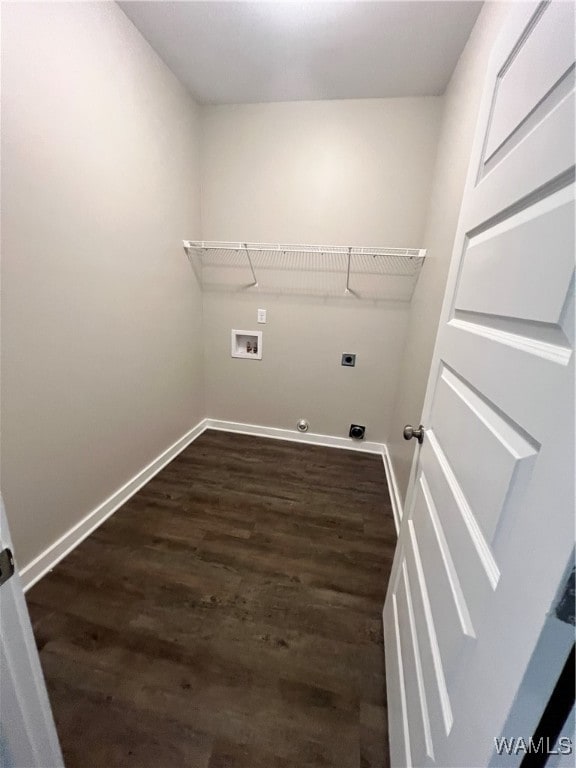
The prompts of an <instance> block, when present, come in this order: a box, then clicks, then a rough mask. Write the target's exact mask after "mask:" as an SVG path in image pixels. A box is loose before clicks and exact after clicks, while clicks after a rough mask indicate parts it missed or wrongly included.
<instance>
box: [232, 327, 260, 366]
mask: <svg viewBox="0 0 576 768" xmlns="http://www.w3.org/2000/svg"><path fill="white" fill-rule="evenodd" d="M231 353H232V357H244V358H246V359H247V360H262V331H240V330H237V329H236V328H233V329H232V352H231Z"/></svg>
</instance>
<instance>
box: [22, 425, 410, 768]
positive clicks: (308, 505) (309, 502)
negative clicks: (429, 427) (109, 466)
mask: <svg viewBox="0 0 576 768" xmlns="http://www.w3.org/2000/svg"><path fill="white" fill-rule="evenodd" d="M395 542H396V535H395V531H394V524H393V519H392V512H391V508H390V501H389V496H388V491H387V487H386V479H385V474H384V470H383V466H382V461H381V459H380V458H379V457H378V456H375V455H370V454H363V453H359V452H351V451H340V450H336V449H331V448H322V447H317V446H308V445H302V444H299V443H289V442H281V441H277V440H267V439H263V438H257V437H252V436H244V435H237V434H228V433H224V432H216V431H209V432H206V433H204V434H203V435H202V436H201V437H200V438H199V439H198V440H197V441H196V442H195V443H193V444H192V445H191V446H190V447H189V448H187V449H186V450H185V451H184V452H183V453H182V454H180V456H179V457H178V458H176V459H175V460H174V461H173V462H172V463H171V464H169V465H168V466H167V467H166V468H165V469H164V470H163V471H162V472H161V473H160V474H158V475H157V476H156V477H155V478H154V479H153V480H151V481H150V482H149V483H148V484H147V485H146V486H145V487H144V488H142V489H141V490H140V491H139V492H138V493H137V494H136V495H135V496H134V497H133V498H132V499H131V500H130V501H129V502H128V503H127V504H125V505H124V506H123V507H122V508H121V509H119V510H118V511H117V512H116V513H115V514H114V515H113V516H112V517H111V518H110V519H109V520H108V521H107V522H106V523H104V525H102V526H101V527H100V528H99V529H98V530H97V531H95V532H94V533H93V534H92V535H91V536H90V537H89V538H88V539H86V540H85V541H84V542H83V543H82V544H81V545H80V546H79V547H77V548H76V549H75V550H74V551H73V552H72V553H71V554H70V555H68V557H66V558H65V559H64V560H63V561H62V563H60V564H59V565H58V566H57V567H56V568H55V569H54V571H52V572H51V573H50V574H49V575H48V576H46V577H45V578H44V579H42V581H40V582H39V583H38V584H37V585H36V586H35V587H33V588H32V589H31V590H30V591H29V592H28V594H27V600H28V605H29V608H30V612H31V616H32V621H33V625H34V632H35V636H36V641H37V644H38V647H39V649H40V659H41V662H42V667H43V669H44V674H45V676H46V682H47V685H48V692H49V695H50V699H51V702H52V707H53V710H54V715H55V718H56V723H57V728H58V733H59V736H60V740H61V743H62V748H63V751H64V757H65V761H66V765H67V768H100V767H102V768H114V767H116V766H118V768H120V767H121V768H126V767H127V766H134V768H148V767H150V768H152V766H153V768H184V767H185V766H186V767H187V766H190V767H191V768H276V767H278V768H280V767H282V768H288V767H290V768H312V767H313V766H314V767H316V766H318V767H320V766H322V767H326V766H333V767H334V768H372V767H376V766H378V768H383V766H384V767H385V766H387V765H388V756H387V750H388V747H387V736H386V705H385V683H384V651H383V645H382V628H381V610H382V605H383V601H384V596H385V591H386V585H387V580H388V575H389V572H390V568H391V565H392V556H393V552H394V546H395Z"/></svg>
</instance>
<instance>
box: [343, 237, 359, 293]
mask: <svg viewBox="0 0 576 768" xmlns="http://www.w3.org/2000/svg"><path fill="white" fill-rule="evenodd" d="M351 262H352V248H351V247H349V248H348V266H347V268H346V288H345V289H344V293H345V294H346V295H347V296H348V295H350V294H352V295H354V296H355V295H356V294H355V293H354V291H353V290H352V289H351V288H350V264H351Z"/></svg>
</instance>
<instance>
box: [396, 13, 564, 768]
mask: <svg viewBox="0 0 576 768" xmlns="http://www.w3.org/2000/svg"><path fill="white" fill-rule="evenodd" d="M573 17H574V6H573V4H568V3H565V4H560V3H554V2H553V3H542V4H540V5H536V4H530V5H527V4H520V6H518V7H515V8H514V9H513V11H512V12H511V15H510V18H509V20H508V22H507V23H506V25H505V27H504V29H503V31H502V34H501V37H500V39H499V40H498V41H497V43H496V45H495V49H494V52H493V56H492V59H491V62H490V66H489V71H488V74H487V83H486V90H485V94H484V97H483V103H482V107H481V110H480V117H479V122H478V129H477V136H476V140H475V146H474V150H473V153H472V160H471V166H470V170H469V175H468V180H467V184H466V189H465V194H464V200H463V204H462V211H461V216H460V221H459V226H458V232H457V235H456V239H455V244H454V253H453V260H452V265H451V270H450V275H449V279H448V286H447V291H446V296H445V302H444V306H443V309H442V316H441V320H440V325H439V331H438V338H437V342H436V348H435V351H434V358H433V362H432V366H431V372H430V378H429V382H428V388H427V393H426V401H425V405H424V412H423V416H422V423H423V424H424V425H425V438H424V444H423V445H422V447H421V448H419V449H418V450H417V455H416V457H415V463H414V466H413V471H412V476H411V481H410V487H409V490H408V495H407V501H406V511H405V515H404V518H403V521H402V525H401V528H400V534H399V546H398V552H397V554H396V557H395V562H394V567H393V574H392V578H391V581H390V585H389V590H388V595H387V599H386V604H385V607H384V627H385V637H386V642H387V643H388V638H390V642H392V643H394V644H395V645H394V653H391V654H389V653H388V646H387V679H388V681H389V682H388V684H389V701H388V707H389V711H390V712H391V719H390V744H391V754H392V764H393V766H405V765H414V766H432V765H438V766H442V768H448V767H449V766H455V767H456V766H457V767H458V768H467V766H470V767H471V768H481V767H482V766H488V765H490V764H491V761H492V760H493V757H494V755H493V752H494V738H495V737H499V736H501V735H506V736H524V737H525V738H526V739H528V738H529V737H530V735H531V734H532V732H533V728H534V727H535V726H536V724H537V722H538V719H539V717H540V715H541V713H542V709H543V707H544V706H545V703H546V695H547V687H548V688H550V689H551V688H552V686H553V684H554V680H555V675H556V673H557V670H556V669H555V665H559V667H560V668H561V666H562V664H563V661H564V659H563V658H561V656H562V654H561V653H558V648H563V647H564V645H565V644H566V642H567V641H566V640H565V637H566V635H565V633H564V632H563V631H561V630H560V629H557V627H556V625H555V624H554V623H552V624H550V622H551V619H550V618H549V616H550V615H551V614H552V609H553V605H554V600H555V599H556V594H557V591H558V588H559V585H560V582H561V579H562V577H563V574H564V572H565V569H566V566H567V563H568V562H569V561H570V558H571V557H572V556H573V542H574V535H573V534H574V530H573V508H574V473H573V467H574V429H573V425H574V350H573V347H574V334H573V329H572V324H573V318H574V295H573V294H574V277H573V275H574V188H573V180H574V141H573V136H574V114H573V103H574V77H573V75H574V40H573V36H572V31H571V30H573ZM485 158H486V159H485ZM556 622H557V624H558V625H560V622H558V621H557V620H556ZM389 624H390V626H391V628H389V627H388V625H389ZM563 627H564V625H562V628H563ZM545 630H546V631H545ZM543 638H545V640H543ZM549 638H553V640H549ZM547 643H548V646H549V648H552V647H553V648H554V649H555V652H554V654H552V655H551V656H550V658H547V663H546V665H545V679H546V682H545V684H542V685H541V686H540V690H539V692H538V695H536V696H534V695H532V696H531V697H528V698H526V697H523V696H522V691H523V685H524V680H525V678H526V675H527V671H528V669H529V668H530V666H531V664H533V662H534V658H535V657H536V656H537V655H538V654H540V653H543V652H544V650H545V648H546V644H547ZM543 649H544V650H543ZM400 660H401V663H402V667H401V670H400V671H399V672H398V670H395V669H394V667H395V665H397V664H399V663H400ZM390 681H392V682H390ZM397 703H398V706H399V708H400V711H401V715H400V716H398V715H397V714H392V713H393V712H394V710H395V708H396V706H397ZM509 722H515V723H516V724H517V725H518V724H520V726H521V730H522V732H520V733H518V732H515V733H510V734H506V733H505V727H506V723H509ZM520 759H521V755H520V756H518V757H517V759H516V762H514V760H512V762H511V763H509V764H510V765H512V764H518V763H519V761H520Z"/></svg>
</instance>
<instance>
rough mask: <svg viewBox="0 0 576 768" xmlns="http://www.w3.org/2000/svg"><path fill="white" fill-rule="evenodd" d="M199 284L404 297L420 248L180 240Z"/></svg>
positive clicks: (418, 261)
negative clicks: (182, 241)
mask: <svg viewBox="0 0 576 768" xmlns="http://www.w3.org/2000/svg"><path fill="white" fill-rule="evenodd" d="M184 249H185V251H186V253H187V255H188V258H189V260H190V264H191V265H192V267H193V269H194V272H195V273H196V276H197V278H198V281H199V282H200V284H201V285H202V287H203V289H204V290H224V291H226V290H233V291H234V290H235V291H260V292H263V293H281V294H305V295H315V296H326V297H330V296H332V297H337V296H343V295H344V296H353V297H356V298H360V299H373V300H378V299H394V300H400V301H409V300H410V298H411V296H412V293H413V290H414V287H415V285H416V281H417V279H418V274H419V272H420V269H421V267H422V264H423V262H424V259H425V257H426V251H425V250H424V249H422V248H383V247H374V248H369V247H357V246H335V245H294V244H283V243H242V242H219V241H208V240H184Z"/></svg>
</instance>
